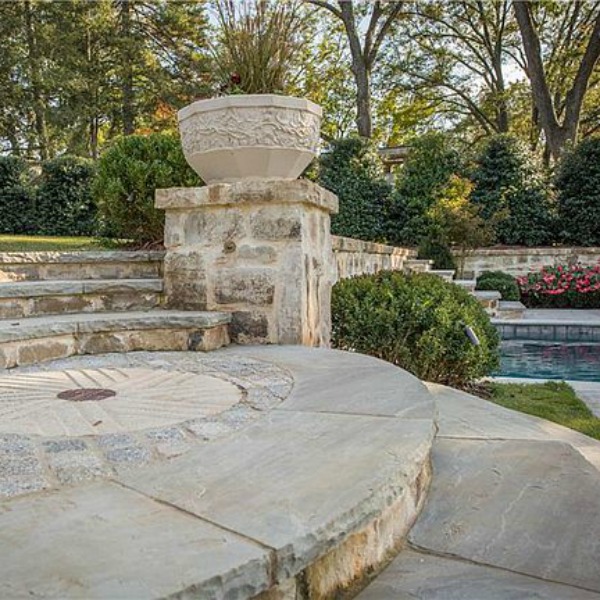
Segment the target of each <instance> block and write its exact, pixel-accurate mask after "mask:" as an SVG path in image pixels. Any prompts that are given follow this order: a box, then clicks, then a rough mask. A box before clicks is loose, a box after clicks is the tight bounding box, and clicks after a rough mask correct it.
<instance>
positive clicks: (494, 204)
mask: <svg viewBox="0 0 600 600" xmlns="http://www.w3.org/2000/svg"><path fill="white" fill-rule="evenodd" d="M471 178H472V180H473V183H474V184H475V189H474V190H473V193H472V194H471V200H472V201H473V202H474V203H475V204H478V205H480V206H481V214H482V216H483V218H484V219H486V220H490V219H493V220H495V222H496V235H497V239H498V241H499V242H500V243H503V244H523V245H525V246H535V245H539V244H544V243H548V242H549V241H551V240H552V236H553V219H552V215H551V203H550V197H549V193H548V190H547V188H548V185H547V182H546V181H545V177H544V173H543V171H542V170H541V169H540V167H539V166H538V165H537V161H536V160H535V158H534V157H533V155H532V154H531V153H530V152H529V151H528V150H527V148H526V147H525V146H524V144H523V143H522V142H520V141H519V140H518V139H516V138H514V137H511V136H508V135H499V136H496V137H493V138H491V139H490V140H489V141H488V142H487V143H486V144H485V147H484V148H483V151H482V152H481V154H480V155H479V157H478V159H477V160H476V164H475V168H474V170H473V172H472V176H471Z"/></svg>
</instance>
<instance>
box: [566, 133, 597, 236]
mask: <svg viewBox="0 0 600 600" xmlns="http://www.w3.org/2000/svg"><path fill="white" fill-rule="evenodd" d="M556 188H557V192H558V217H559V218H558V223H559V227H560V232H561V237H562V239H563V241H564V242H566V243H568V244H575V245H578V246H597V245H600V138H598V137H594V138H589V139H587V140H583V141H582V142H581V143H580V144H578V145H577V146H576V147H575V148H574V149H573V150H572V151H571V152H569V153H567V154H566V155H565V156H564V158H563V159H562V161H561V164H560V168H559V171H558V175H557V179H556Z"/></svg>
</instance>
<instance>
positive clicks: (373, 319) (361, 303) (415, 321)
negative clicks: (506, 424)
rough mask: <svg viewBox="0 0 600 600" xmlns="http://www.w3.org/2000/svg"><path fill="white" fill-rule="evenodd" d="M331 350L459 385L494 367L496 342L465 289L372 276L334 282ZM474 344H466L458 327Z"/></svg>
mask: <svg viewBox="0 0 600 600" xmlns="http://www.w3.org/2000/svg"><path fill="white" fill-rule="evenodd" d="M332 318H333V323H332V324H333V329H332V334H333V335H332V338H333V344H334V346H335V347H337V348H340V349H342V350H353V351H356V352H362V353H364V354H370V355H371V356H376V357H378V358H382V359H384V360H387V361H389V362H391V363H393V364H395V365H398V366H399V367H402V368H403V369H406V370H407V371H410V372H411V373H413V374H414V375H416V376H417V377H419V378H421V379H424V380H427V381H434V382H438V383H443V384H446V385H452V386H457V387H462V386H465V385H466V384H468V383H469V382H471V381H473V380H476V379H479V378H480V377H484V376H486V375H489V374H490V373H491V372H492V371H493V370H494V369H495V368H497V366H498V364H499V357H498V346H499V337H498V333H497V332H496V329H495V328H494V326H493V325H492V324H491V323H490V320H489V317H488V316H487V314H486V313H485V311H484V309H483V308H482V306H481V305H480V304H479V302H478V301H477V300H476V299H475V298H473V296H471V295H470V294H469V293H468V292H467V291H466V290H464V289H462V288H461V287H459V286H457V285H454V284H452V283H447V282H445V281H443V280H442V279H440V278H439V277H436V276H435V275H430V274H411V275H404V274H402V273H399V272H380V273H377V274H376V275H365V276H361V277H356V278H353V279H346V280H343V281H340V282H339V283H337V284H336V285H335V287H334V289H333V298H332ZM466 326H470V327H471V328H472V329H473V331H474V332H475V334H476V335H477V336H478V338H479V340H480V342H481V343H480V345H479V346H474V345H472V344H471V343H470V341H469V339H468V338H467V335H466V333H465V327H466Z"/></svg>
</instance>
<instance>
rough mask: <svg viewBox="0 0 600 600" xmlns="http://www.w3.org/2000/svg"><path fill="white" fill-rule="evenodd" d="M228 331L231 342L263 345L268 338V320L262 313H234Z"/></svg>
mask: <svg viewBox="0 0 600 600" xmlns="http://www.w3.org/2000/svg"><path fill="white" fill-rule="evenodd" d="M229 330H230V332H231V339H232V341H234V342H236V343H238V344H251V343H255V342H258V343H264V342H266V341H268V338H269V320H268V319H267V317H266V316H265V315H264V314H263V313H258V312H246V311H236V312H234V313H233V314H232V315H231V325H230V326H229Z"/></svg>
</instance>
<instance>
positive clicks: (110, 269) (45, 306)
mask: <svg viewBox="0 0 600 600" xmlns="http://www.w3.org/2000/svg"><path fill="white" fill-rule="evenodd" d="M162 260H163V253H162V252H123V251H118V252H73V253H62V252H61V253H55V252H34V253H22V254H21V253H5V254H0V368H10V367H15V366H18V365H27V364H33V363H37V362H40V361H45V360H52V359H56V358H64V357H67V356H71V355H73V354H95V353H99V352H126V351H131V350H211V349H214V348H218V347H220V346H223V345H226V344H228V343H229V337H228V331H227V326H228V323H229V321H230V315H229V314H227V313H216V312H215V313H207V312H200V311H185V312H184V311H173V310H164V309H163V308H162V304H163V295H162V292H163V279H162Z"/></svg>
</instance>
